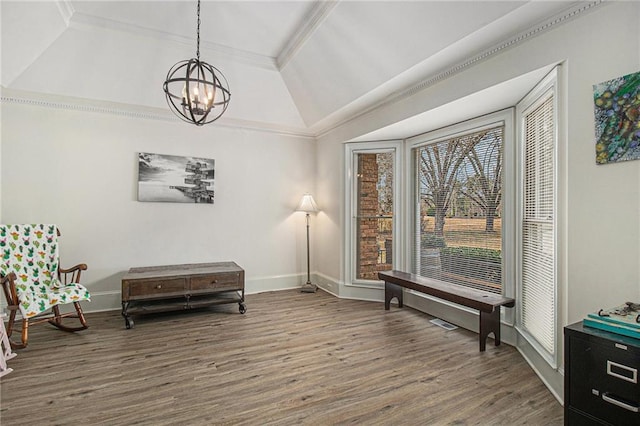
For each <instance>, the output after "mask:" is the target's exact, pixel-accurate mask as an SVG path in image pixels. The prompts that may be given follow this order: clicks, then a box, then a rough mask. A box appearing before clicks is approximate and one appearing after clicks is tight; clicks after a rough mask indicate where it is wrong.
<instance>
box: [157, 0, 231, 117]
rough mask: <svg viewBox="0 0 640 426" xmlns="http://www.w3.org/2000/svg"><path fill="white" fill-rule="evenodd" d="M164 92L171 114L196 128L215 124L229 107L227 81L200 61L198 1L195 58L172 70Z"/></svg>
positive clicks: (179, 63) (217, 71)
mask: <svg viewBox="0 0 640 426" xmlns="http://www.w3.org/2000/svg"><path fill="white" fill-rule="evenodd" d="M163 89H164V93H165V97H166V98H167V103H168V104H169V106H170V107H171V110H172V111H173V113H174V114H176V115H177V116H178V117H179V118H180V119H182V120H183V121H186V122H187V123H192V124H195V125H196V126H202V125H203V124H208V123H211V122H213V121H216V120H217V119H218V118H220V117H221V116H222V114H224V112H225V111H226V110H227V107H228V106H229V100H230V99H231V92H229V83H228V82H227V79H226V78H225V76H224V75H223V74H222V72H221V71H220V70H219V69H217V68H216V67H214V66H212V65H209V64H208V63H206V62H204V61H201V60H200V0H198V39H197V47H196V57H195V58H191V59H189V60H186V61H180V62H178V63H177V64H175V65H174V66H172V67H171V69H170V70H169V72H168V73H167V78H166V80H165V82H164V84H163Z"/></svg>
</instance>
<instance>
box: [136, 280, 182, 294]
mask: <svg viewBox="0 0 640 426" xmlns="http://www.w3.org/2000/svg"><path fill="white" fill-rule="evenodd" d="M185 284H186V281H185V279H184V278H168V279H164V280H152V281H133V282H129V296H130V297H139V296H148V297H154V296H162V295H165V294H167V293H184V291H185V289H186V285H185Z"/></svg>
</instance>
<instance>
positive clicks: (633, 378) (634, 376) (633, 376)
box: [607, 360, 638, 383]
mask: <svg viewBox="0 0 640 426" xmlns="http://www.w3.org/2000/svg"><path fill="white" fill-rule="evenodd" d="M611 367H613V368H617V369H618V371H619V372H616V371H614V370H612V368H611ZM620 370H624V372H629V373H630V374H629V375H626V374H624V373H623V372H622V371H620ZM607 374H608V375H610V376H613V377H617V378H618V379H622V380H626V381H627V382H631V383H638V370H637V369H635V368H631V367H627V366H626V365H622V364H618V363H617V362H613V361H609V360H607Z"/></svg>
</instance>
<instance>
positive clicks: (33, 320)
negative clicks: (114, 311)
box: [0, 225, 90, 348]
mask: <svg viewBox="0 0 640 426" xmlns="http://www.w3.org/2000/svg"><path fill="white" fill-rule="evenodd" d="M59 235H60V232H59V231H58V229H57V227H56V226H55V225H0V253H1V254H2V258H1V259H0V284H1V285H2V289H3V290H4V296H5V298H6V301H7V305H8V306H7V309H8V311H9V321H8V323H7V327H6V332H7V336H11V333H12V332H13V329H14V325H15V323H16V314H17V313H18V310H19V311H20V314H21V316H22V336H21V337H22V339H21V340H22V341H21V343H16V342H14V341H11V346H12V347H14V348H24V347H26V346H27V339H28V332H29V326H31V325H36V324H41V323H45V322H46V323H49V324H51V325H54V326H55V327H57V328H59V329H60V330H64V331H70V332H73V331H79V330H84V329H86V328H88V325H87V323H86V321H85V318H84V314H83V313H82V308H81V307H80V301H82V300H89V301H90V294H89V291H88V290H87V289H86V287H84V286H83V285H82V284H80V274H81V272H82V271H84V270H86V269H87V265H85V264H79V265H76V266H74V267H72V268H69V269H62V268H60V265H59V256H58V236H59ZM68 303H73V305H74V307H75V312H68V313H61V312H60V306H59V305H62V304H68ZM49 309H51V312H49V313H45V312H46V311H48V310H49ZM63 318H77V319H78V320H79V321H80V326H77V327H68V326H65V325H63V324H62V319H63Z"/></svg>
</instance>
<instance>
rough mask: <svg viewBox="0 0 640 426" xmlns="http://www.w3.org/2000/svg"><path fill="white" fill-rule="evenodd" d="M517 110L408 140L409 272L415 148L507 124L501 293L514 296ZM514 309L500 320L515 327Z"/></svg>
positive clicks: (408, 265) (407, 265)
mask: <svg viewBox="0 0 640 426" xmlns="http://www.w3.org/2000/svg"><path fill="white" fill-rule="evenodd" d="M514 117H515V108H513V107H511V108H506V109H503V110H500V111H496V112H492V113H489V114H486V115H483V116H480V117H476V118H472V119H470V120H466V121H463V122H460V123H456V124H452V125H450V126H446V127H443V128H440V129H436V130H433V131H430V132H426V133H423V134H420V135H416V136H413V137H411V138H408V139H407V140H406V147H405V164H407V165H408V166H409V167H407V168H406V170H405V172H406V173H405V179H406V182H407V185H406V190H405V191H406V192H405V199H406V203H405V206H404V207H405V208H404V210H405V217H404V220H405V223H406V224H407V229H408V232H407V235H408V239H410V241H407V246H406V248H405V250H406V252H407V256H406V263H405V265H404V267H405V268H408V269H406V270H413V266H414V265H413V264H412V262H413V258H414V253H413V249H414V247H415V244H416V241H415V240H414V238H416V235H417V232H416V229H417V226H418V224H417V223H416V220H415V215H416V208H417V203H416V196H417V191H418V186H417V182H416V179H415V175H416V167H417V165H416V163H415V155H414V149H416V148H419V147H421V146H424V145H428V144H431V143H436V142H439V141H443V140H446V139H449V138H453V137H456V136H459V135H463V134H467V133H471V132H474V131H480V130H483V129H486V128H491V127H495V126H498V125H504V134H503V141H502V146H503V152H502V164H503V175H502V180H503V191H504V192H503V195H502V294H503V295H504V296H507V297H514V294H515V267H514V262H515V254H514V250H515V247H516V239H515V237H514V236H515V224H516V220H515V185H514V182H515V164H514V163H515V158H516V157H515V145H516V143H515V126H514ZM412 293H414V294H415V295H416V296H419V297H427V298H429V297H428V296H425V295H423V294H421V293H415V292H412ZM513 311H514V310H513V309H503V310H502V313H501V320H502V321H503V322H505V323H506V324H508V325H513V324H514V321H515V314H514V312H513Z"/></svg>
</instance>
